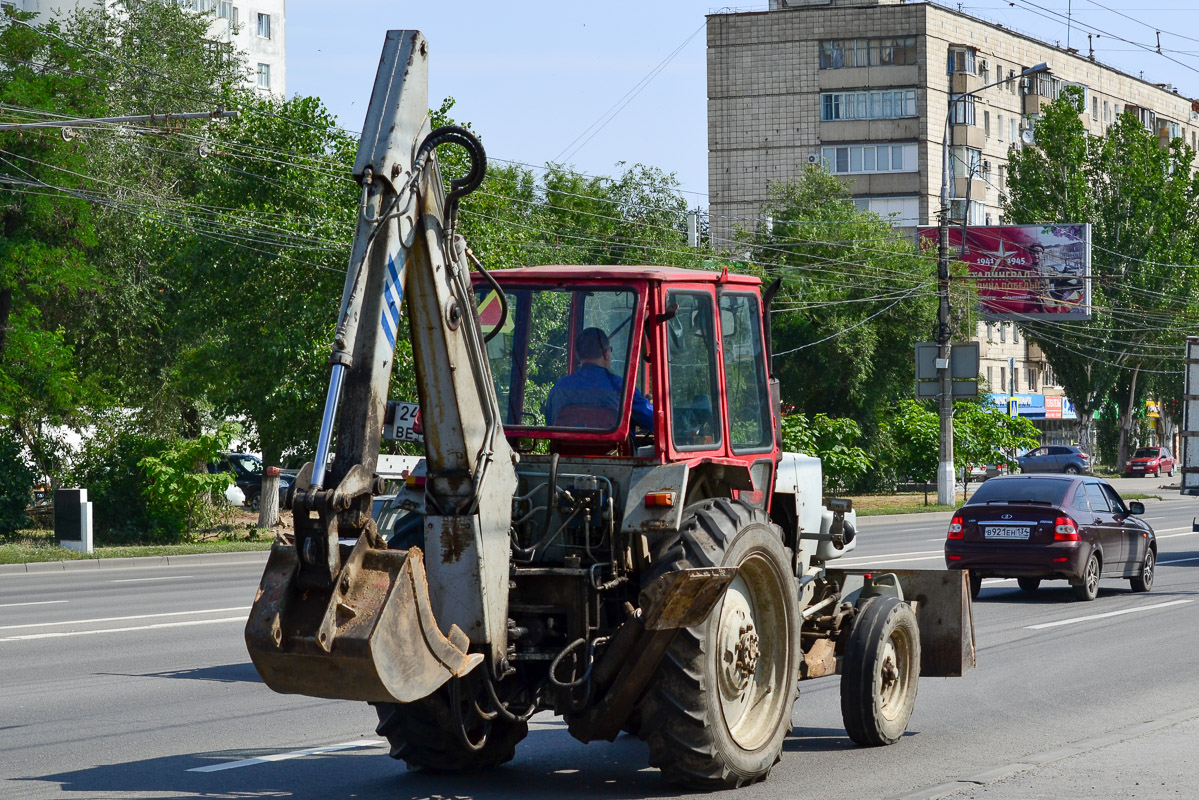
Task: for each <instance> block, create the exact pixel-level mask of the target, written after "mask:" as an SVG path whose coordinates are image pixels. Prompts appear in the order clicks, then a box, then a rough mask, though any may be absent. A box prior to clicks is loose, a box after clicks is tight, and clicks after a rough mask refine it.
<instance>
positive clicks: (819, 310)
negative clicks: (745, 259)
mask: <svg viewBox="0 0 1199 800" xmlns="http://www.w3.org/2000/svg"><path fill="white" fill-rule="evenodd" d="M765 215H766V216H767V218H768V220H769V222H768V223H766V224H763V225H761V226H760V227H759V228H758V230H756V231H754V232H752V233H745V234H743V237H742V238H743V241H745V242H746V244H747V245H748V246H749V247H750V252H751V254H752V257H753V264H754V266H755V268H757V269H758V270H759V271H760V272H761V274H762V275H763V277H764V278H765V279H767V280H774V279H775V278H776V277H777V278H781V279H782V287H781V289H780V290H779V293H778V295H777V297H776V298H775V300H774V306H773V310H774V315H773V318H772V322H773V324H772V329H773V347H774V372H775V374H776V375H777V376H778V377H779V380H780V382H781V385H782V392H783V398H784V400H785V401H786V402H788V403H792V404H794V405H795V407H796V408H797V409H799V410H800V411H803V412H805V413H808V414H816V413H824V414H828V415H835V416H844V417H849V418H851V419H853V420H855V421H857V422H858V423H859V424H860V425H861V426H862V427H863V430H864V431H865V432H866V435H867V441H868V442H871V443H872V444H871V445H870V446H868V449H869V447H872V446H873V443H874V441H875V440H876V438H877V437H876V434H877V431H878V427H879V422H880V420H881V417H882V415H883V414H885V413H886V412H887V411H888V410H889V409H891V408H893V407H894V406H895V405H896V404H897V403H898V402H899V401H900V400H901V399H902V398H904V397H907V396H908V395H909V394H910V393H911V391H912V379H913V369H914V366H913V352H914V346H915V344H916V342H918V341H921V340H924V339H926V338H927V337H928V336H929V335H930V332H931V330H932V327H933V322H934V320H935V317H936V305H935V296H934V292H933V291H932V289H931V280H932V276H933V274H934V265H933V264H932V262H931V261H930V260H928V259H927V258H926V257H924V256H922V255H920V254H919V253H917V252H916V250H915V246H914V244H913V243H912V242H910V241H909V240H907V239H905V238H902V237H901V236H899V235H898V234H896V233H895V231H894V230H893V229H892V228H891V226H890V224H889V223H888V222H887V221H885V220H883V219H882V218H880V217H879V216H877V215H875V214H871V213H869V212H866V211H861V210H859V209H858V208H857V207H855V206H854V204H853V202H852V201H851V200H850V198H849V195H848V192H847V190H846V189H845V187H844V185H843V184H842V183H841V181H840V180H839V179H838V178H836V177H834V176H832V175H830V174H828V173H827V172H825V171H823V170H821V169H818V168H814V167H813V168H809V169H807V170H806V171H805V172H804V174H803V176H802V177H801V178H800V179H799V180H798V181H797V182H794V183H789V184H783V185H777V186H775V187H773V189H772V192H771V199H770V202H769V203H768V204H767V208H766V211H765Z"/></svg>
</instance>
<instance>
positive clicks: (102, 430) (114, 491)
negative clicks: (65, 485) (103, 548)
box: [68, 415, 177, 545]
mask: <svg viewBox="0 0 1199 800" xmlns="http://www.w3.org/2000/svg"><path fill="white" fill-rule="evenodd" d="M167 447H168V444H167V442H166V441H165V440H164V439H161V438H159V437H156V436H152V435H148V434H145V433H142V432H140V431H139V430H138V429H137V427H136V426H135V425H134V424H131V422H130V421H129V420H128V419H126V418H125V417H124V416H122V415H105V416H103V417H102V418H101V419H99V420H98V421H97V426H96V429H95V431H94V434H93V435H92V436H89V437H87V438H86V439H85V440H84V442H83V447H82V450H81V452H80V453H79V455H78V456H77V458H76V459H75V461H74V464H73V465H72V469H71V474H70V476H69V478H68V481H69V483H70V484H71V485H73V486H78V487H80V488H84V489H87V493H88V499H89V500H90V501H91V502H92V509H93V514H94V519H93V530H94V535H95V542H96V544H98V545H114V544H123V543H130V542H149V541H155V540H159V539H172V538H174V537H176V535H177V534H176V531H175V530H174V529H172V528H171V524H170V519H169V517H168V518H164V517H163V516H162V515H161V514H156V513H155V511H154V509H152V508H151V505H150V502H149V497H148V496H147V494H146V489H147V487H148V485H149V483H148V480H147V478H146V475H145V473H144V472H143V471H142V470H141V468H140V467H139V466H138V464H139V462H141V461H142V459H145V458H148V457H153V456H156V455H158V454H159V453H162V452H163V451H164V450H166V449H167Z"/></svg>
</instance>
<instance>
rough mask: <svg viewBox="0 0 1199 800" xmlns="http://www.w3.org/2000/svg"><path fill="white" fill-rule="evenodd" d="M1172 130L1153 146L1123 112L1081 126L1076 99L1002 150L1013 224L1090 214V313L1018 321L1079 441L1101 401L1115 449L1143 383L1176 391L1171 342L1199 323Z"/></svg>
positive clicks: (1198, 234)
mask: <svg viewBox="0 0 1199 800" xmlns="http://www.w3.org/2000/svg"><path fill="white" fill-rule="evenodd" d="M1194 156H1195V153H1194V151H1193V150H1192V149H1191V148H1190V147H1189V146H1188V145H1187V144H1186V142H1185V141H1183V140H1182V139H1175V140H1173V141H1172V142H1170V143H1169V145H1168V146H1166V147H1163V146H1162V144H1161V142H1160V141H1159V139H1158V137H1157V135H1156V131H1154V132H1151V131H1147V130H1146V129H1145V128H1144V126H1143V125H1142V124H1141V122H1140V121H1139V120H1138V119H1137V118H1136V116H1135V115H1134V114H1131V113H1124V114H1121V115H1119V116H1118V117H1117V119H1116V121H1115V123H1114V124H1113V125H1111V127H1109V128H1108V130H1107V131H1106V133H1105V134H1104V135H1103V136H1101V137H1092V136H1089V135H1088V134H1087V133H1086V130H1085V127H1084V125H1083V122H1082V120H1081V119H1080V117H1079V111H1078V106H1077V97H1076V96H1074V95H1071V94H1069V93H1068V92H1063V97H1062V98H1061V99H1059V100H1057V101H1055V102H1054V103H1051V104H1050V105H1049V106H1047V107H1046V109H1045V114H1044V116H1043V117H1042V118H1041V119H1040V120H1039V121H1038V122H1037V146H1036V147H1025V148H1022V149H1020V150H1013V151H1012V154H1011V157H1010V161H1009V170H1010V177H1009V180H1008V196H1007V199H1006V202H1005V206H1006V207H1005V213H1006V216H1007V218H1008V219H1009V220H1011V221H1012V222H1014V223H1021V224H1023V223H1052V222H1089V223H1090V224H1091V236H1092V255H1091V274H1092V276H1093V280H1092V317H1091V319H1090V320H1089V321H1087V322H1065V323H1063V322H1057V321H1053V322H1042V321H1027V322H1022V323H1021V326H1022V327H1023V328H1024V331H1025V334H1026V335H1027V336H1028V338H1029V339H1030V340H1032V341H1034V342H1036V343H1037V344H1038V345H1040V346H1041V348H1042V349H1043V350H1044V351H1045V354H1046V357H1047V358H1048V361H1049V364H1050V366H1051V367H1052V368H1053V371H1054V373H1055V374H1056V375H1057V376H1058V379H1059V380H1060V381H1061V383H1062V385H1063V386H1064V387H1065V389H1066V391H1067V394H1068V395H1069V397H1070V399H1071V401H1073V403H1074V405H1075V408H1076V409H1077V411H1078V417H1079V437H1078V438H1079V440H1080V441H1084V442H1085V441H1088V440H1089V428H1090V425H1091V420H1092V418H1093V414H1094V412H1095V411H1096V410H1097V409H1098V408H1100V407H1101V406H1102V405H1103V404H1104V402H1105V400H1107V399H1109V398H1110V399H1111V400H1112V401H1114V402H1115V403H1116V405H1117V406H1118V408H1119V410H1120V419H1119V442H1120V444H1119V449H1120V451H1121V455H1120V457H1123V453H1124V452H1126V451H1127V448H1128V441H1129V436H1130V435H1131V433H1132V429H1133V416H1134V411H1135V409H1136V408H1137V407H1138V406H1139V405H1140V404H1141V401H1142V400H1143V398H1144V397H1145V395H1146V391H1147V390H1152V391H1153V392H1154V393H1155V394H1156V395H1157V396H1159V397H1161V398H1163V399H1167V400H1169V399H1171V398H1175V397H1178V396H1180V395H1181V391H1182V390H1181V374H1182V373H1181V369H1180V368H1179V363H1178V356H1179V353H1180V349H1179V347H1178V342H1179V341H1181V339H1182V337H1183V336H1184V335H1185V333H1187V332H1193V330H1194V328H1195V326H1196V324H1197V323H1199V281H1195V280H1194V279H1193V276H1192V275H1190V270H1188V269H1181V268H1177V267H1176V266H1174V265H1178V264H1186V265H1189V264H1195V263H1196V262H1197V261H1199V180H1197V179H1196V177H1195V175H1194V174H1193V170H1192V164H1193V161H1194Z"/></svg>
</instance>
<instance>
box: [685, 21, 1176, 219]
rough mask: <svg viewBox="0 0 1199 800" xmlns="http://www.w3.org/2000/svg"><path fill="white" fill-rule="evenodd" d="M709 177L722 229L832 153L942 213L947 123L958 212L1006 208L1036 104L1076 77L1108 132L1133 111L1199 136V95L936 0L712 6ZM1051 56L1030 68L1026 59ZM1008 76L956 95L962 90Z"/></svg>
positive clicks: (886, 190) (898, 214) (871, 200)
mask: <svg viewBox="0 0 1199 800" xmlns="http://www.w3.org/2000/svg"><path fill="white" fill-rule="evenodd" d="M707 35H708V57H707V69H708V186H709V189H708V191H709V199H710V209H709V210H710V214H711V230H712V236H713V240H714V241H719V240H720V239H727V238H728V237H729V236H730V235H731V234H732V233H733V231H734V230H735V229H736V227H737V226H738V224H743V225H745V226H747V227H752V221H753V220H754V219H756V217H757V215H758V213H759V212H760V209H761V208H762V206H763V204H764V202H765V201H766V199H767V194H768V191H769V187H770V184H771V183H773V182H776V181H786V180H789V179H792V178H794V177H796V176H797V175H799V174H800V172H801V171H802V170H803V168H804V167H805V166H806V165H808V164H823V165H825V166H826V167H827V168H828V169H829V170H830V171H832V172H833V173H835V174H837V175H842V176H844V177H845V180H846V183H847V184H848V186H849V189H850V191H851V193H852V194H853V196H854V197H855V198H856V200H857V202H858V203H859V204H860V205H861V206H862V207H863V208H869V209H871V210H873V211H876V212H878V213H880V214H883V215H884V216H891V217H892V218H893V219H894V220H895V223H896V224H897V225H900V226H903V227H911V226H915V225H923V224H930V223H931V224H935V222H936V218H937V215H938V213H939V211H940V205H941V200H940V194H941V182H942V155H943V151H942V144H943V142H944V141H945V129H946V119H947V117H948V118H949V126H948V127H949V129H950V163H951V170H952V176H951V180H950V184H949V185H950V194H951V212H952V213H951V216H952V217H953V218H955V219H957V220H960V219H961V218H962V216H963V215H966V216H967V218H968V222H969V223H970V224H973V225H985V224H988V223H990V224H999V222H1000V214H1001V197H1002V196H1003V192H1004V189H1005V185H1006V173H1007V160H1008V153H1009V152H1010V150H1011V149H1012V148H1019V147H1023V146H1025V145H1026V144H1027V143H1029V142H1032V141H1035V136H1036V120H1037V118H1038V117H1039V116H1040V112H1041V109H1042V107H1043V106H1044V105H1045V104H1047V103H1049V102H1050V101H1052V100H1053V99H1055V98H1056V97H1057V96H1058V94H1059V93H1060V92H1061V90H1062V88H1063V87H1064V86H1066V85H1068V84H1077V85H1078V86H1080V87H1081V89H1082V91H1083V95H1084V102H1085V106H1086V111H1085V113H1084V114H1083V119H1084V122H1085V124H1086V126H1087V128H1088V130H1089V131H1091V132H1093V133H1095V134H1100V133H1102V132H1103V131H1105V130H1106V129H1107V127H1108V126H1110V125H1111V124H1112V123H1113V122H1114V121H1115V119H1116V118H1117V116H1118V115H1119V114H1120V113H1122V112H1124V111H1129V112H1132V113H1135V114H1136V115H1137V116H1138V117H1139V118H1140V119H1141V121H1142V122H1143V123H1144V125H1145V126H1146V127H1147V128H1149V129H1150V130H1152V131H1154V132H1155V133H1157V134H1158V135H1159V136H1160V137H1161V138H1162V139H1163V141H1168V140H1169V139H1171V138H1174V137H1179V136H1181V137H1184V138H1186V140H1187V141H1188V142H1189V143H1190V144H1192V145H1199V104H1195V103H1193V102H1192V100H1190V99H1189V98H1186V97H1183V96H1182V95H1180V94H1179V93H1178V91H1177V90H1175V89H1174V88H1173V87H1171V86H1169V85H1166V84H1154V83H1152V82H1150V81H1148V80H1142V79H1140V78H1137V77H1134V76H1132V75H1128V74H1125V73H1123V72H1120V71H1118V70H1115V69H1112V68H1110V67H1107V66H1105V65H1103V64H1101V63H1099V62H1098V61H1095V60H1093V59H1092V58H1089V57H1088V56H1087V55H1085V54H1083V53H1080V52H1078V51H1077V50H1076V49H1064V48H1060V47H1055V46H1054V45H1052V44H1048V43H1046V42H1042V41H1038V40H1037V39H1033V38H1031V37H1029V36H1025V35H1023V34H1020V33H1016V32H1014V31H1010V30H1007V29H1005V28H1003V27H1002V26H999V25H995V24H992V23H989V22H985V21H983V20H980V19H977V18H975V17H971V16H970V15H968V14H965V13H962V12H960V11H956V10H953V9H950V8H946V7H944V6H939V5H934V4H931V3H919V2H911V3H904V2H900V0H770V10H769V11H759V12H743V13H717V14H712V15H710V16H709V17H708V25H707ZM1041 62H1046V63H1048V64H1049V65H1050V71H1049V72H1047V73H1042V74H1039V75H1036V76H1032V77H1029V78H1026V79H1023V80H1021V79H1018V78H1017V77H1016V76H1017V75H1019V74H1020V72H1021V71H1023V70H1024V69H1026V68H1028V67H1031V66H1033V65H1035V64H1039V63H1041ZM999 80H1003V81H1004V82H1003V83H1002V84H1000V85H998V86H995V87H993V88H990V89H986V90H984V91H982V92H981V93H980V94H978V95H977V96H970V97H966V98H964V99H960V100H959V101H958V102H956V103H954V104H953V113H952V115H951V114H950V98H951V96H952V94H953V93H965V92H972V91H975V90H978V89H979V88H980V87H982V86H985V85H987V84H989V83H992V82H995V81H999Z"/></svg>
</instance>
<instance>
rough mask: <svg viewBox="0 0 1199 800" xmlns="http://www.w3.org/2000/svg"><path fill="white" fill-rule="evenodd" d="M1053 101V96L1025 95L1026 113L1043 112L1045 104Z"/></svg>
mask: <svg viewBox="0 0 1199 800" xmlns="http://www.w3.org/2000/svg"><path fill="white" fill-rule="evenodd" d="M1052 102H1053V98H1052V97H1044V96H1042V95H1039V94H1026V95H1024V113H1025V114H1038V115H1039V114H1043V113H1045V112H1044V109H1045V106H1047V105H1049V104H1050V103H1052Z"/></svg>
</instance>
